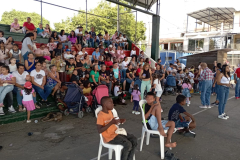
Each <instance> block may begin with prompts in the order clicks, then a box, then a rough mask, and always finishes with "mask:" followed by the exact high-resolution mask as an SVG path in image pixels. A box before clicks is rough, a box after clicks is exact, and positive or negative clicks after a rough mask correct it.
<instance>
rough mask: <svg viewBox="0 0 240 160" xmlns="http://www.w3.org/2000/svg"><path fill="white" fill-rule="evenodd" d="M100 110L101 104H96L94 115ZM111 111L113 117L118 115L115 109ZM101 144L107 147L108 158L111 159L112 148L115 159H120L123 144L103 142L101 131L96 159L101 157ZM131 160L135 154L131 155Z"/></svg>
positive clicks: (98, 159)
mask: <svg viewBox="0 0 240 160" xmlns="http://www.w3.org/2000/svg"><path fill="white" fill-rule="evenodd" d="M101 110H102V106H98V108H97V109H96V110H95V115H96V117H97V115H98V113H99V112H100V111H101ZM112 113H113V117H118V114H117V111H116V110H115V109H113V110H112ZM102 146H103V147H105V148H108V159H112V152H113V150H114V151H115V159H116V160H121V152H122V149H123V146H122V145H115V144H108V143H105V142H104V141H103V137H102V134H101V133H100V143H99V149H98V158H97V160H100V158H101V153H102ZM133 160H135V155H134V157H133Z"/></svg>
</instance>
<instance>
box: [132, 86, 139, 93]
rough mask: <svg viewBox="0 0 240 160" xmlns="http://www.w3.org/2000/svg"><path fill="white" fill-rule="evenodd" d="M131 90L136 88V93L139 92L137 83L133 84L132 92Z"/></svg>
mask: <svg viewBox="0 0 240 160" xmlns="http://www.w3.org/2000/svg"><path fill="white" fill-rule="evenodd" d="M133 90H137V93H138V92H140V91H139V87H138V84H134V86H133V89H132V92H133Z"/></svg>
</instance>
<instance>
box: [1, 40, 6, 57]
mask: <svg viewBox="0 0 240 160" xmlns="http://www.w3.org/2000/svg"><path fill="white" fill-rule="evenodd" d="M0 44H4V42H3V41H0ZM3 48H4V49H3V54H6V53H5V51H6V48H5V45H4V46H3ZM0 49H1V48H0Z"/></svg>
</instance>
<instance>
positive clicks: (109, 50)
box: [108, 45, 116, 57]
mask: <svg viewBox="0 0 240 160" xmlns="http://www.w3.org/2000/svg"><path fill="white" fill-rule="evenodd" d="M108 53H109V54H110V55H111V57H116V54H115V50H114V49H113V45H109V46H108Z"/></svg>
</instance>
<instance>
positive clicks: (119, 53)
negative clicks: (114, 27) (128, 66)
mask: <svg viewBox="0 0 240 160" xmlns="http://www.w3.org/2000/svg"><path fill="white" fill-rule="evenodd" d="M116 58H117V61H118V62H120V60H121V59H120V58H121V49H120V46H118V48H117V51H116Z"/></svg>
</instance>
